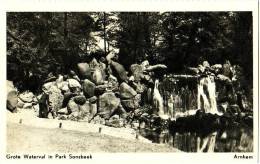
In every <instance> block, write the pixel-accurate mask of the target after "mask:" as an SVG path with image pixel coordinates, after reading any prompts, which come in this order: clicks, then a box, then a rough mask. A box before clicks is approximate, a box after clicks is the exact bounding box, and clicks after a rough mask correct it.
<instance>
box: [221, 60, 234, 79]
mask: <svg viewBox="0 0 260 164" xmlns="http://www.w3.org/2000/svg"><path fill="white" fill-rule="evenodd" d="M222 73H223V75H225V76H226V77H229V78H230V77H231V75H232V72H231V64H230V62H229V61H228V60H227V61H225V63H224V64H223V68H222Z"/></svg>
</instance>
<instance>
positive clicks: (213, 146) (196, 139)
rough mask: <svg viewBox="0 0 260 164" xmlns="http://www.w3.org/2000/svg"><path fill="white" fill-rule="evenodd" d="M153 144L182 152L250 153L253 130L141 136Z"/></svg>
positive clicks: (236, 129) (234, 128)
mask: <svg viewBox="0 0 260 164" xmlns="http://www.w3.org/2000/svg"><path fill="white" fill-rule="evenodd" d="M144 133H145V136H146V137H147V138H149V139H151V140H152V141H153V142H156V143H164V144H169V145H172V146H173V147H175V148H178V149H179V150H181V151H184V152H252V151H253V129H252V128H250V127H246V126H244V127H232V128H228V129H225V130H218V131H213V132H210V133H208V134H197V133H194V132H193V133H191V132H185V133H177V132H176V133H174V134H170V133H169V132H168V131H162V132H160V133H150V134H148V133H147V132H145V131H143V134H144Z"/></svg>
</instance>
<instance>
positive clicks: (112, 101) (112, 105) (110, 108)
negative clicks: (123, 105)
mask: <svg viewBox="0 0 260 164" xmlns="http://www.w3.org/2000/svg"><path fill="white" fill-rule="evenodd" d="M119 104H120V99H119V98H117V97H116V96H115V94H114V93H113V92H105V93H104V94H102V95H101V96H100V97H99V109H98V113H99V114H100V115H102V116H103V117H104V118H109V117H110V116H111V114H112V113H114V112H115V110H116V109H117V108H118V106H119Z"/></svg>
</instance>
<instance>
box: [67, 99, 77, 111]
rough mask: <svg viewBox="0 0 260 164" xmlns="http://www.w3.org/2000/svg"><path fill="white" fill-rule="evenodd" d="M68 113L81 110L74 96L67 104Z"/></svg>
mask: <svg viewBox="0 0 260 164" xmlns="http://www.w3.org/2000/svg"><path fill="white" fill-rule="evenodd" d="M67 110H68V114H71V113H74V112H79V105H78V104H77V103H76V102H75V101H74V99H73V98H72V99H71V100H70V101H69V103H68V105H67Z"/></svg>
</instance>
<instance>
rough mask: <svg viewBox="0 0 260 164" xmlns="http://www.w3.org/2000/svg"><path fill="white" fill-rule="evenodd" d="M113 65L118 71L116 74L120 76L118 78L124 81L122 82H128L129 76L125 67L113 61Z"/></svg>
mask: <svg viewBox="0 0 260 164" xmlns="http://www.w3.org/2000/svg"><path fill="white" fill-rule="evenodd" d="M111 65H112V67H113V68H114V70H115V71H116V74H117V75H118V77H119V78H120V79H121V80H122V81H127V80H128V76H127V72H126V70H125V68H124V66H123V65H121V64H119V63H117V62H115V61H111Z"/></svg>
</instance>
